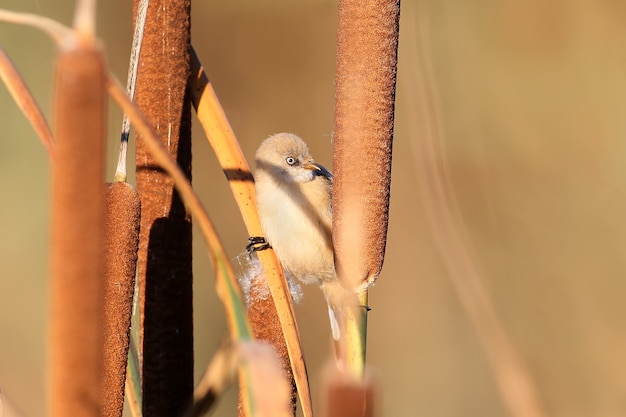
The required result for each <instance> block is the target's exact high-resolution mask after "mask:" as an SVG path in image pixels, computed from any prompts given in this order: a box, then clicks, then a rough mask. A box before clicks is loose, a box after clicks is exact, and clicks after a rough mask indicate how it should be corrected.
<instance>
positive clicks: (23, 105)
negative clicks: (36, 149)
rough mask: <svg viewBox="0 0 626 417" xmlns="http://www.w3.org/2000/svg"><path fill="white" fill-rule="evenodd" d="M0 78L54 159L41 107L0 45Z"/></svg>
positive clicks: (50, 132)
mask: <svg viewBox="0 0 626 417" xmlns="http://www.w3.org/2000/svg"><path fill="white" fill-rule="evenodd" d="M0 79H2V81H3V82H4V85H6V87H7V89H8V90H9V93H11V97H13V100H15V103H16V104H17V106H18V107H19V108H20V110H21V111H22V113H24V115H25V116H26V118H27V119H28V121H29V122H30V124H31V126H32V127H33V129H35V132H36V133H37V136H39V139H40V140H41V143H42V144H43V146H44V148H46V151H48V155H49V156H50V159H51V160H54V138H53V137H52V131H51V130H50V127H49V126H48V122H46V119H45V117H44V116H43V113H42V112H41V109H40V108H39V106H38V105H37V102H36V101H35V98H34V97H33V95H32V94H31V92H30V90H29V89H28V86H27V85H26V83H25V82H24V80H23V79H22V77H21V76H20V73H19V72H18V71H17V68H15V66H14V65H13V63H12V62H11V59H10V58H9V57H8V55H7V54H6V53H5V52H4V50H3V49H2V47H0Z"/></svg>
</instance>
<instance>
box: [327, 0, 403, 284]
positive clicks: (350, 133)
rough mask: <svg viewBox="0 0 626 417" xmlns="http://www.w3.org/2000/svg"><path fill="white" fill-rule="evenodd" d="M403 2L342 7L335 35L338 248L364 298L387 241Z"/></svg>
mask: <svg viewBox="0 0 626 417" xmlns="http://www.w3.org/2000/svg"><path fill="white" fill-rule="evenodd" d="M399 15H400V2H399V1H398V0H365V1H361V0H341V1H340V2H339V26H338V30H337V74H336V80H335V85H336V87H335V88H336V94H335V134H334V161H333V162H334V164H333V170H334V175H335V177H334V183H333V245H334V249H335V267H336V270H337V274H338V276H339V279H341V280H342V281H343V282H344V283H345V284H346V285H349V286H350V287H352V288H356V289H357V291H358V292H361V291H364V290H365V289H367V287H368V286H369V285H371V284H372V283H373V282H374V281H375V280H376V278H377V277H378V274H379V273H380V270H381V268H382V264H383V259H384V255H385V243H386V238H387V222H388V212H389V187H390V181H391V144H392V138H393V115H394V100H395V84H396V64H397V46H398V20H399Z"/></svg>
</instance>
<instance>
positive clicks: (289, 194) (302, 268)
mask: <svg viewBox="0 0 626 417" xmlns="http://www.w3.org/2000/svg"><path fill="white" fill-rule="evenodd" d="M255 165H256V172H255V181H256V191H257V199H258V207H259V216H260V219H261V225H262V227H263V231H264V233H265V239H266V241H267V243H269V245H271V246H272V248H274V251H275V252H276V256H277V257H278V259H279V260H280V263H281V264H282V266H283V268H284V269H285V271H286V272H287V274H288V275H289V276H290V277H291V278H295V279H297V280H299V281H300V282H302V283H304V284H318V285H319V286H320V287H321V289H322V292H323V293H324V296H325V298H326V302H327V303H328V314H329V316H330V322H331V330H332V334H333V338H334V339H335V340H339V336H340V330H339V324H338V321H337V315H338V314H339V312H340V304H341V301H340V300H341V298H342V294H343V292H344V291H345V290H343V287H342V286H341V285H340V283H339V282H338V280H337V275H336V273H335V263H334V255H333V242H332V233H331V230H332V229H331V227H332V207H331V190H332V174H331V173H330V171H328V170H327V169H326V168H324V167H323V166H322V165H320V164H318V163H316V162H315V160H314V159H313V157H312V156H311V153H310V152H309V147H308V146H307V144H306V143H305V142H304V140H302V139H301V138H299V137H298V136H296V135H294V134H291V133H278V134H275V135H272V136H270V137H268V138H267V139H265V140H264V141H263V142H262V143H261V145H260V146H259V148H258V150H257V152H256V157H255Z"/></svg>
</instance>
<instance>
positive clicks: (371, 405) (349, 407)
mask: <svg viewBox="0 0 626 417" xmlns="http://www.w3.org/2000/svg"><path fill="white" fill-rule="evenodd" d="M322 389H323V395H324V398H323V407H322V416H323V417H374V415H375V406H376V404H375V399H376V387H375V384H374V382H373V381H372V379H371V377H369V376H366V377H365V378H364V379H363V380H357V379H355V378H354V376H353V375H352V374H350V373H347V372H345V371H342V370H339V369H338V368H337V367H336V366H334V364H333V365H331V366H328V367H327V369H326V371H325V373H324V378H323V388H322Z"/></svg>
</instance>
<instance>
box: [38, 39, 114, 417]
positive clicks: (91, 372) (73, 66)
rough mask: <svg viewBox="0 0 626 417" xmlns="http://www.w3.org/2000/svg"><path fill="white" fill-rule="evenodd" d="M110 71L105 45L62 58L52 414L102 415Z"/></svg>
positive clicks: (58, 90)
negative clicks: (105, 148)
mask: <svg viewBox="0 0 626 417" xmlns="http://www.w3.org/2000/svg"><path fill="white" fill-rule="evenodd" d="M105 83H106V70H105V65H104V63H103V59H102V56H101V54H100V51H99V49H98V48H95V47H92V46H87V45H80V46H78V47H76V48H75V49H72V50H63V51H62V52H61V53H60V54H59V57H58V60H57V66H56V85H55V113H56V114H55V122H56V123H55V139H56V160H55V161H54V164H53V184H52V190H53V191H52V239H51V240H52V242H51V244H52V246H51V255H50V256H51V292H52V316H51V327H50V336H51V347H50V387H51V388H50V392H49V398H50V407H51V408H50V416H52V417H67V416H75V417H83V416H94V417H95V416H100V415H101V414H100V403H101V402H100V393H101V389H100V387H101V365H102V321H103V320H102V310H103V308H102V306H103V303H102V301H103V280H102V275H103V245H104V161H105V154H104V143H105V120H106V115H105V110H106V107H105V106H106V89H105V85H106V84H105Z"/></svg>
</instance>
